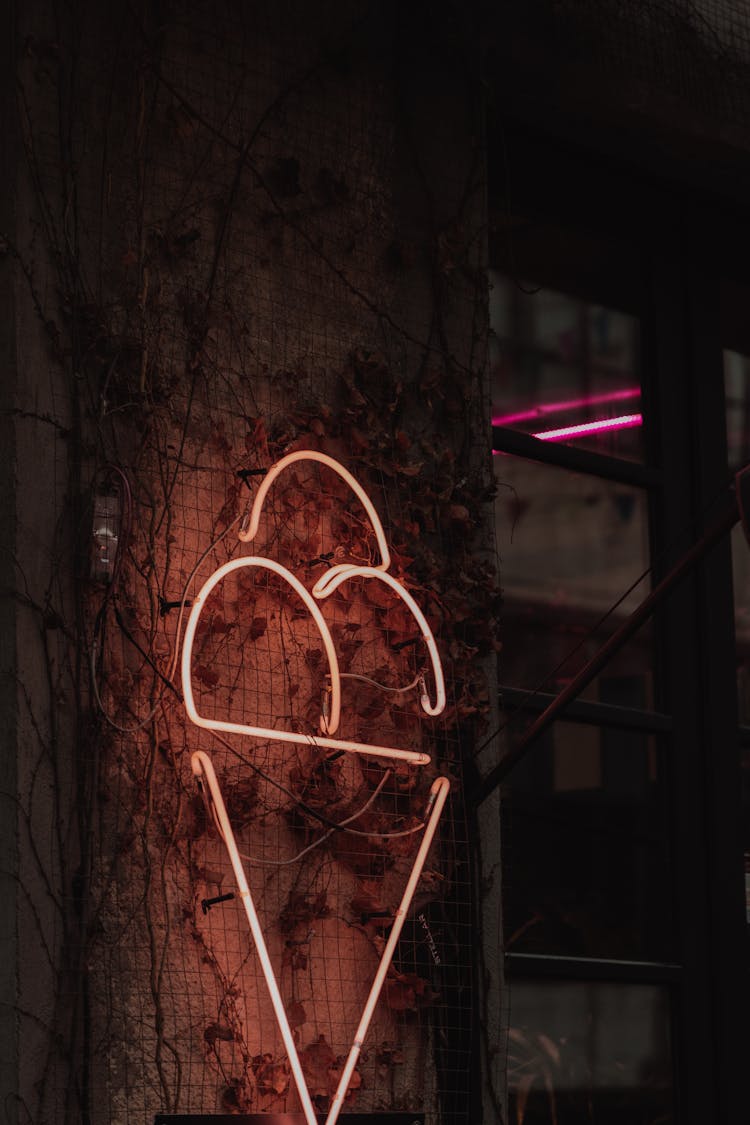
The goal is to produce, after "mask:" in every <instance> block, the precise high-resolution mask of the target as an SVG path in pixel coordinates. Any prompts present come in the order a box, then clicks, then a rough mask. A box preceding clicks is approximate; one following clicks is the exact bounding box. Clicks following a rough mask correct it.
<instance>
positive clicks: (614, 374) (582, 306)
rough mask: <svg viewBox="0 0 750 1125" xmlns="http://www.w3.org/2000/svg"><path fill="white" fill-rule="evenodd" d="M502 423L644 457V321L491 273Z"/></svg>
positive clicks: (496, 393)
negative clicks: (640, 332) (641, 368)
mask: <svg viewBox="0 0 750 1125" xmlns="http://www.w3.org/2000/svg"><path fill="white" fill-rule="evenodd" d="M490 281H491V286H492V288H491V291H490V326H491V328H492V357H491V361H492V411H493V422H494V424H495V425H496V426H504V427H509V428H510V429H514V430H522V431H523V432H524V433H529V434H533V435H534V436H535V437H538V438H540V439H541V440H544V441H561V442H564V443H565V444H569V445H577V446H582V447H585V448H588V449H593V450H596V451H597V452H599V453H607V454H609V455H611V456H615V457H622V458H625V459H627V460H641V459H642V456H643V442H642V434H641V424H642V411H641V389H640V377H639V373H638V321H637V320H636V319H635V318H634V317H632V316H629V315H628V314H626V313H622V312H618V311H617V310H615V309H609V308H605V307H604V306H602V305H595V304H591V303H589V302H586V301H582V300H580V299H579V298H577V297H572V296H569V295H568V294H565V293H559V292H556V291H555V290H553V289H534V288H533V287H529V288H528V289H527V288H526V287H525V286H524V287H522V286H519V285H517V284H515V283H514V282H513V281H512V280H511V279H510V278H507V277H505V276H503V275H502V274H500V273H497V272H496V271H493V272H492V273H491V277H490Z"/></svg>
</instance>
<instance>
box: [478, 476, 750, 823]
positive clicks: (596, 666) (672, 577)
mask: <svg viewBox="0 0 750 1125" xmlns="http://www.w3.org/2000/svg"><path fill="white" fill-rule="evenodd" d="M742 477H744V478H746V479H745V480H744V481H742V480H741V479H740V478H742ZM749 479H750V478H748V474H747V472H746V471H745V472H743V473H742V474H738V493H739V495H740V501H739V503H738V500H737V499H736V498H735V497H733V498H732V503H731V505H730V506H729V507H728V508H727V510H726V511H725V512H724V513H723V514H722V516H721V517H720V518H719V519H718V520H717V521H716V523H714V524H713V525H712V526H711V527H710V528H709V529H708V530H707V531H706V532H705V533H704V534H703V535H702V536H701V538H700V539H699V540H698V541H697V542H696V543H694V544H693V546H692V547H691V548H690V550H689V551H686V553H685V554H684V555H683V556H682V558H681V559H680V560H679V561H678V562H677V563H676V564H675V565H674V566H673V567H672V569H671V570H670V571H669V573H668V574H665V576H664V577H663V578H662V580H661V582H659V583H658V584H657V585H656V586H655V587H654V588H653V590H652V591H651V593H650V594H649V595H648V596H647V597H646V598H644V600H643V601H642V602H641V604H640V605H639V606H638V608H637V609H635V610H634V611H633V613H632V614H631V615H630V617H628V618H627V619H626V620H625V621H623V623H622V625H620V627H619V628H618V629H616V630H615V632H614V633H613V634H612V636H611V637H609V639H608V640H607V641H605V642H604V644H603V645H602V647H601V648H600V649H599V651H598V652H596V653H595V654H594V656H593V657H592V658H591V660H589V662H588V663H587V664H585V665H584V667H583V668H582V669H581V670H580V672H579V673H578V675H577V676H575V677H574V678H573V679H572V680H571V681H570V683H569V684H568V685H567V687H566V688H564V689H563V691H561V692H560V694H559V695H558V696H556V697H555V699H553V701H552V702H551V703H550V705H549V707H547V708H546V709H545V710H544V711H542V713H541V715H539V716H538V718H537V719H536V720H535V721H534V722H533V723H532V724H531V726H530V727H529V729H528V730H527V731H526V732H525V733H524V734H523V735H522V736H521V738H520V739H519V741H518V742H517V743H516V745H515V746H514V747H513V749H512V750H510V751H509V752H508V753H507V754H506V755H505V756H504V757H503V758H502V759H501V761H500V762H498V764H497V765H496V766H495V767H494V768H493V769H491V770H490V772H489V773H488V774H487V776H486V777H485V778H484V780H483V781H482V782H481V784H480V785H479V786H478V787H477V790H476V794H475V797H474V800H475V804H476V805H480V804H482V802H483V801H485V800H486V799H487V797H489V796H490V794H491V793H494V791H495V790H496V789H497V787H498V785H500V784H501V783H502V782H503V781H504V780H505V778H506V777H507V776H508V774H509V773H510V772H511V770H513V769H515V767H516V766H517V765H518V763H519V762H521V761H523V759H524V758H525V757H526V755H527V754H528V752H529V750H530V749H531V747H532V746H533V744H534V742H535V741H536V740H537V739H538V738H539V736H540V735H541V734H543V733H544V731H546V730H547V728H548V727H549V726H550V725H551V724H552V723H553V722H554V721H555V720H556V719H559V717H560V715H561V714H562V712H563V711H564V710H565V708H566V707H567V706H568V704H569V703H571V702H572V701H573V700H574V699H575V698H576V697H577V696H578V695H580V693H581V692H582V691H583V690H584V688H586V687H588V685H589V684H590V683H591V681H592V680H593V679H594V677H595V676H597V675H598V674H599V672H600V671H601V670H602V668H604V667H605V665H606V664H607V663H608V662H609V661H610V660H611V659H612V657H613V656H615V654H616V653H618V652H619V651H620V649H621V648H622V646H623V645H624V644H625V643H626V642H627V641H628V640H629V639H630V638H631V637H632V636H633V634H634V633H635V632H637V630H638V629H640V627H641V625H643V624H644V622H646V621H648V619H649V618H650V617H651V616H652V615H653V613H654V611H655V610H656V609H657V608H658V607H659V605H660V604H661V602H662V600H663V599H664V598H665V596H666V595H667V594H668V593H670V591H671V590H673V589H674V588H675V586H677V585H679V583H680V582H681V581H682V580H683V579H684V578H686V577H687V576H688V574H690V571H691V570H692V569H693V567H694V566H695V565H696V564H697V563H698V562H700V560H701V559H702V558H703V557H704V555H706V554H708V552H709V551H710V550H711V548H712V547H714V546H715V545H716V544H717V543H718V542H719V540H721V539H722V538H723V537H724V536H725V535H726V534H727V533H728V532H729V531H731V529H732V528H733V527H734V525H735V524H736V523H738V522H739V519H740V511H741V509H742V511H743V515H744V512H745V511H746V510H747V511H750V504H747V503H746V504H745V505H744V506H743V503H742V498H743V484H744V485H745V489H744V491H748V490H750V487H749V486H748V480H749ZM744 522H745V521H744V519H743V523H744Z"/></svg>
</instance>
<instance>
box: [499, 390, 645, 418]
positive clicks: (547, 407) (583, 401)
mask: <svg viewBox="0 0 750 1125" xmlns="http://www.w3.org/2000/svg"><path fill="white" fill-rule="evenodd" d="M640 393H641V388H640V387H624V388H622V390H619V391H604V392H602V394H598V395H584V396H583V398H570V399H565V400H564V401H562V402H548V403H542V404H540V405H539V406H534V407H532V408H531V409H529V410H519V411H518V412H517V413H515V414H497V415H495V417H494V418H493V419H492V425H493V426H512V425H514V424H515V423H516V422H533V421H534V419H535V418H543V417H544V416H545V415H546V414H562V413H564V412H565V411H566V410H580V409H581V408H582V407H586V406H600V405H601V404H602V403H604V402H625V401H626V400H627V399H631V398H639V397H640Z"/></svg>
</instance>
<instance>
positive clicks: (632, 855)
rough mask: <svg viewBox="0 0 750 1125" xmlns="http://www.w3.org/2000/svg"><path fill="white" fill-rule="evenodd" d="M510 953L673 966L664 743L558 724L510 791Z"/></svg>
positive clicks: (506, 833) (506, 832)
mask: <svg viewBox="0 0 750 1125" xmlns="http://www.w3.org/2000/svg"><path fill="white" fill-rule="evenodd" d="M503 806H504V807H503V857H504V886H505V904H504V914H505V944H506V949H507V951H508V952H511V953H543V954H557V955H561V956H575V957H611V958H625V959H637V958H646V959H654V960H660V959H667V958H668V957H669V954H670V945H671V909H670V897H669V885H670V884H669V866H668V857H667V815H666V814H667V810H666V807H665V800H664V791H663V777H662V769H661V759H660V754H659V752H658V748H657V745H656V739H655V736H651V735H645V734H641V733H637V732H633V731H620V730H615V729H610V728H607V727H593V726H584V725H580V724H575V723H565V722H558V723H556V724H554V726H553V727H552V729H551V731H548V732H547V733H546V734H544V735H542V736H541V737H540V739H539V741H538V742H537V743H535V745H534V748H533V751H532V752H531V753H530V754H529V755H528V756H527V757H526V758H525V759H524V760H523V761H522V762H521V763H520V764H519V765H518V766H517V767H516V768H515V770H514V772H513V775H512V784H509V785H508V787H507V790H506V791H505V792H504V795H503Z"/></svg>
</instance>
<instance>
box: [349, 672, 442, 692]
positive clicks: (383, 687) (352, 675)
mask: <svg viewBox="0 0 750 1125" xmlns="http://www.w3.org/2000/svg"><path fill="white" fill-rule="evenodd" d="M339 679H340V680H361V682H362V683H363V684H370V686H371V687H374V688H378V689H379V690H380V691H391V692H394V693H395V694H397V695H405V694H406V692H407V691H413V689H414V688H415V687H418V686H419V684H420V683H422V682H423V681H424V673H423V672H420V673H419V675H417V676H415V677H414V679H413V680H412V682H411V683H410V684H407V685H406V687H390V686H389V685H388V684H381V683H379V682H378V681H377V680H373V679H371V678H370V677H369V676H360V675H358V674H357V673H356V672H339Z"/></svg>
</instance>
